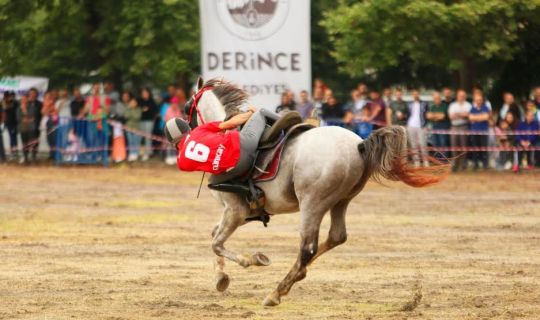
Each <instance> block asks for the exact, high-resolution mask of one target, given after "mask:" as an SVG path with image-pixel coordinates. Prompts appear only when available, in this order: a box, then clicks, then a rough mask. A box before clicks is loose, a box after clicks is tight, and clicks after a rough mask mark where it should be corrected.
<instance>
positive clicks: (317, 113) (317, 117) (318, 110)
mask: <svg viewBox="0 0 540 320" xmlns="http://www.w3.org/2000/svg"><path fill="white" fill-rule="evenodd" d="M312 103H313V113H312V114H313V122H314V124H315V125H317V122H319V125H322V124H323V123H322V120H321V119H322V106H323V104H324V91H323V90H322V88H314V89H313V99H312Z"/></svg>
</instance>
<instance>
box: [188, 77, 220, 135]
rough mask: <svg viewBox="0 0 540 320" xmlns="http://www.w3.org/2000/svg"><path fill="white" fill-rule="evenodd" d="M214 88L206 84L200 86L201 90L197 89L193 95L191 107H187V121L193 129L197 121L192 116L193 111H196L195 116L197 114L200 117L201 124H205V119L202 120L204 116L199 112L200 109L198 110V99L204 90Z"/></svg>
mask: <svg viewBox="0 0 540 320" xmlns="http://www.w3.org/2000/svg"><path fill="white" fill-rule="evenodd" d="M212 89H214V87H212V86H208V87H204V88H202V89H201V90H199V91H198V92H197V93H196V94H195V96H193V103H192V104H191V107H190V108H189V113H188V122H189V126H190V127H191V128H192V129H194V128H195V127H197V126H198V123H197V118H196V117H195V118H194V117H193V116H194V111H196V112H197V116H199V119H201V122H202V124H205V121H204V118H203V116H202V114H201V111H200V110H199V108H198V104H199V100H200V99H201V97H202V95H203V94H204V93H205V92H206V91H210V90H212Z"/></svg>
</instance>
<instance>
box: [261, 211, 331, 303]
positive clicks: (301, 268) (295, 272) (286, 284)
mask: <svg viewBox="0 0 540 320" xmlns="http://www.w3.org/2000/svg"><path fill="white" fill-rule="evenodd" d="M326 211H328V210H327V209H325V210H319V211H311V212H316V214H311V212H310V211H307V212H309V214H308V213H306V211H304V210H302V225H301V228H300V235H301V240H300V253H299V254H298V258H297V259H296V263H295V264H294V265H293V267H292V268H291V270H290V271H289V273H288V274H287V276H286V277H285V278H284V279H283V280H282V281H281V282H280V283H279V285H278V287H277V289H276V290H274V291H273V292H272V293H270V294H269V295H268V296H267V297H266V298H265V299H264V301H263V305H265V306H276V305H278V304H279V303H280V302H281V297H282V296H284V295H286V294H287V293H289V291H290V290H291V288H292V286H293V285H294V283H295V282H297V281H300V280H302V279H304V278H305V277H306V272H307V270H306V267H307V265H308V264H309V262H310V261H311V260H312V259H313V257H315V255H316V254H317V248H318V243H319V229H320V226H321V221H322V218H323V216H324V214H325V213H326Z"/></svg>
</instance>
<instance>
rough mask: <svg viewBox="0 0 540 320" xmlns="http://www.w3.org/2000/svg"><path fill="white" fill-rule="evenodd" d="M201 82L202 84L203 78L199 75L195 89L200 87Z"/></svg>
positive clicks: (201, 85)
mask: <svg viewBox="0 0 540 320" xmlns="http://www.w3.org/2000/svg"><path fill="white" fill-rule="evenodd" d="M203 84H204V81H203V78H202V77H201V76H199V79H197V91H199V90H201V89H202V87H203Z"/></svg>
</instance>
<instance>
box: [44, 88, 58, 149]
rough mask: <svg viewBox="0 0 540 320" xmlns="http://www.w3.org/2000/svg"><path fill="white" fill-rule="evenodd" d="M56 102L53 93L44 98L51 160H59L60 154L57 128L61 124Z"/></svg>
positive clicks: (46, 94) (48, 93) (47, 93)
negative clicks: (57, 143)
mask: <svg viewBox="0 0 540 320" xmlns="http://www.w3.org/2000/svg"><path fill="white" fill-rule="evenodd" d="M55 104H56V101H54V95H53V94H52V92H46V93H45V95H44V96H43V109H42V113H43V117H44V119H46V121H45V130H46V131H45V132H47V144H48V145H49V160H57V159H58V155H59V153H57V148H56V134H57V131H56V130H55V129H56V126H58V124H59V123H60V118H59V115H58V110H57V109H56V105H55Z"/></svg>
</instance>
